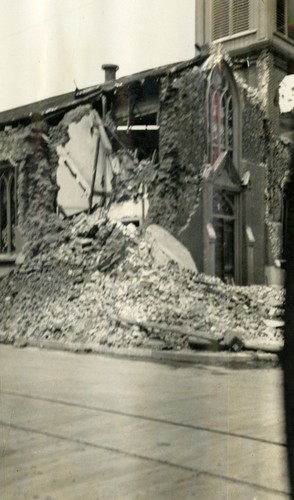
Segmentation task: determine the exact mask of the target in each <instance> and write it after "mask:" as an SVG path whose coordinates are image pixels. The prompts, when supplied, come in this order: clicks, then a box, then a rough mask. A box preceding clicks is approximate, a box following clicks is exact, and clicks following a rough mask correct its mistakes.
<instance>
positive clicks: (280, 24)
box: [277, 0, 294, 40]
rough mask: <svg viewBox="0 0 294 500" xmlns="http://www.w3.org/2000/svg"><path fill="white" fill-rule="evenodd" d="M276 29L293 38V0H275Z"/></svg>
mask: <svg viewBox="0 0 294 500" xmlns="http://www.w3.org/2000/svg"><path fill="white" fill-rule="evenodd" d="M277 31H279V33H283V35H285V36H287V37H289V38H292V40H294V2H293V0H277Z"/></svg>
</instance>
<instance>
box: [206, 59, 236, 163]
mask: <svg viewBox="0 0 294 500" xmlns="http://www.w3.org/2000/svg"><path fill="white" fill-rule="evenodd" d="M208 143H209V151H208V154H209V161H210V163H211V164H212V165H213V164H214V163H215V162H216V160H217V159H218V157H219V155H220V154H221V153H222V152H224V151H227V152H228V153H229V154H230V155H232V154H233V101H232V95H231V91H230V85H229V81H228V78H227V74H226V69H225V67H224V65H223V64H216V65H215V66H214V68H213V69H212V71H211V74H210V78H209V88H208Z"/></svg>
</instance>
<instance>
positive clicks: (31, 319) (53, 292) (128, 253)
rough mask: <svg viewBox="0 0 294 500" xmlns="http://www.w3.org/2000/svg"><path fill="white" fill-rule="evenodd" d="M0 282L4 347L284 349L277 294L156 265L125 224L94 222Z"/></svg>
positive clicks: (78, 222) (83, 219)
mask: <svg viewBox="0 0 294 500" xmlns="http://www.w3.org/2000/svg"><path fill="white" fill-rule="evenodd" d="M40 248H41V250H40V251H39V253H37V254H35V255H30V256H29V258H26V259H24V261H23V262H22V263H21V260H20V262H19V265H18V266H17V267H16V268H15V269H14V270H13V271H12V272H11V273H10V275H9V276H6V277H5V278H3V279H2V280H1V281H0V300H1V302H2V304H4V305H5V307H3V308H2V310H1V312H0V339H1V341H2V342H17V343H23V344H25V343H26V341H27V340H29V339H47V340H54V341H60V342H73V343H74V342H81V343H85V344H88V345H90V344H100V345H106V346H109V347H111V346H113V347H128V346H140V347H149V348H153V349H183V348H187V347H189V345H190V344H191V338H195V337H199V338H203V339H205V338H207V337H209V338H213V339H215V340H220V339H222V338H223V337H225V335H228V333H230V332H233V333H234V335H240V337H242V339H247V340H251V341H252V340H254V339H257V340H258V339H259V340H260V339H263V340H265V341H266V342H267V343H270V342H277V341H282V331H281V326H282V325H283V321H282V314H283V311H282V307H283V290H282V289H280V288H270V287H262V286H250V287H236V286H231V285H226V284H224V283H222V282H221V281H220V280H219V279H217V278H212V277H208V276H205V275H200V274H197V273H195V272H193V271H192V270H183V269H179V267H178V266H177V265H176V264H175V263H173V262H170V263H168V264H166V265H164V266H160V265H158V264H157V263H156V262H155V261H154V260H153V257H152V254H151V249H150V245H149V243H148V242H147V241H146V240H145V239H144V237H143V236H142V235H141V234H140V232H139V230H138V229H137V228H136V227H135V226H133V225H132V224H131V225H129V226H124V225H123V224H121V223H118V222H113V221H110V220H109V219H108V217H107V215H106V213H105V212H104V211H103V209H99V210H98V211H96V212H95V213H94V214H92V215H90V216H87V215H85V214H83V215H80V216H77V217H76V218H75V219H73V221H72V222H69V221H64V224H63V227H62V229H60V231H59V233H58V235H57V236H56V237H55V238H51V239H50V241H49V240H48V241H47V242H46V245H43V246H42V247H40Z"/></svg>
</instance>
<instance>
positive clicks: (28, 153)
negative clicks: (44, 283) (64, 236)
mask: <svg viewBox="0 0 294 500" xmlns="http://www.w3.org/2000/svg"><path fill="white" fill-rule="evenodd" d="M48 132H49V130H48V126H47V125H46V123H45V122H36V123H32V124H31V125H29V126H27V127H18V128H17V129H10V130H6V131H4V132H1V133H0V161H9V162H10V163H11V164H12V165H17V167H18V169H17V199H18V230H19V233H20V237H21V240H22V244H23V251H24V252H25V253H26V252H28V253H29V252H33V253H34V252H35V251H37V248H36V247H38V246H39V245H40V241H41V240H42V239H43V237H44V236H45V235H48V233H50V228H51V229H52V232H53V230H54V232H55V230H56V227H57V226H58V225H59V224H60V222H59V220H58V217H57V216H56V214H55V202H56V194H57V185H56V165H57V163H56V161H57V159H56V155H55V152H54V150H53V149H52V147H51V146H50V140H49V136H48Z"/></svg>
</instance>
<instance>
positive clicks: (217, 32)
mask: <svg viewBox="0 0 294 500" xmlns="http://www.w3.org/2000/svg"><path fill="white" fill-rule="evenodd" d="M249 3H250V0H212V38H213V40H217V39H218V38H224V37H226V36H231V35H235V34H237V33H241V32H242V31H247V30H248V29H249V27H250V26H249V14H250V8H249V7H250V5H249Z"/></svg>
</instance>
